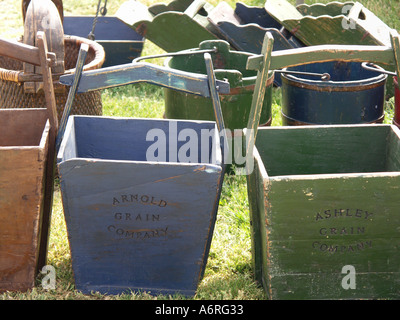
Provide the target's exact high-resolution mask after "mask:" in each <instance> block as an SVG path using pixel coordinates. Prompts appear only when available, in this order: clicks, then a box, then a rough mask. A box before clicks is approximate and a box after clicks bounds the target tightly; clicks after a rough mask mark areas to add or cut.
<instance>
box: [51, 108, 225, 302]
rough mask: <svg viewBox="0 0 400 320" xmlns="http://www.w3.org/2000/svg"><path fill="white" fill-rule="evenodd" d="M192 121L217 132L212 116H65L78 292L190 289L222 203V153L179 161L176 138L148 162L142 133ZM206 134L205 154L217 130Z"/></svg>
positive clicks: (65, 175)
mask: <svg viewBox="0 0 400 320" xmlns="http://www.w3.org/2000/svg"><path fill="white" fill-rule="evenodd" d="M171 123H172V126H175V125H176V128H175V129H172V130H173V131H168V130H171V128H172V127H170V126H171ZM188 128H191V129H194V130H195V131H197V132H199V134H200V132H201V131H200V130H201V129H207V130H209V129H212V128H214V130H216V131H215V132H216V133H217V132H218V131H217V127H216V125H215V123H212V122H194V121H193V122H183V121H176V122H174V121H172V122H171V121H167V120H151V119H141V120H140V119H118V118H105V117H97V118H96V117H78V116H71V117H70V119H69V122H68V125H67V130H66V133H65V139H64V140H63V143H62V145H61V149H60V152H59V161H58V162H59V164H58V166H59V171H60V175H61V190H62V196H63V205H64V212H65V217H66V223H67V230H68V237H69V243H70V246H71V256H72V267H73V270H74V276H75V285H76V288H77V289H78V290H80V291H82V292H84V293H89V292H90V291H91V290H94V291H100V292H103V293H109V294H115V293H122V292H127V290H133V291H135V292H136V291H138V290H146V291H150V293H151V294H157V293H164V294H174V293H176V292H180V293H182V294H184V295H193V294H194V293H195V291H196V288H197V285H198V282H199V280H200V279H201V277H202V275H203V273H204V268H205V265H206V262H207V257H208V252H209V247H210V245H211V237H212V231H213V228H214V223H215V219H216V214H217V209H218V200H219V196H220V192H221V184H222V180H223V173H222V172H223V169H222V166H221V162H220V160H221V155H220V156H219V157H217V159H219V160H217V161H211V162H210V161H209V162H206V163H201V162H197V161H195V162H194V163H189V162H185V161H183V162H182V161H179V158H178V154H177V153H176V152H178V150H180V148H181V147H182V146H183V145H184V144H185V143H179V145H177V147H176V149H175V151H173V148H172V145H171V144H169V147H168V148H167V149H166V150H168V151H169V152H171V151H172V153H171V154H169V156H168V159H167V161H159V162H155V161H147V157H146V151H147V150H148V148H149V146H151V145H152V144H153V143H154V142H153V141H147V142H146V139H145V136H146V133H147V132H148V130H150V129H160V130H162V131H163V132H166V134H167V136H168V135H170V134H172V135H175V134H178V133H179V132H182V130H184V129H188ZM104 133H107V134H106V135H104ZM132 137H133V138H134V139H133V140H132ZM100 141H101V142H100ZM212 141H214V143H216V144H214V147H212V148H210V149H209V150H208V152H207V154H208V156H210V153H211V152H220V151H218V150H217V149H215V148H218V145H219V143H218V141H219V136H218V134H216V135H214V136H213V137H212ZM169 143H173V142H172V141H170V142H169ZM174 152H175V153H174ZM209 152H210V153H209ZM176 159H178V161H177V160H176Z"/></svg>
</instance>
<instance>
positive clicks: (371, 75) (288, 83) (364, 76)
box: [281, 61, 387, 125]
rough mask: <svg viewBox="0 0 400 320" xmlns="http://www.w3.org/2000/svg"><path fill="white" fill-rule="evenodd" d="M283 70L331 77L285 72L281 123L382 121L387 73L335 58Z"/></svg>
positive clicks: (283, 76) (283, 75)
mask: <svg viewBox="0 0 400 320" xmlns="http://www.w3.org/2000/svg"><path fill="white" fill-rule="evenodd" d="M284 70H288V71H300V72H310V73H320V74H321V73H322V74H323V73H327V74H329V75H330V79H329V81H325V80H321V79H319V78H318V77H315V76H309V75H296V74H290V73H289V74H282V76H281V78H282V110H281V115H282V125H309V124H356V123H378V122H379V123H380V122H382V121H383V118H384V103H385V85H386V79H387V75H385V74H379V73H377V72H374V71H370V70H366V69H364V68H363V67H362V65H361V63H359V62H335V61H333V62H324V63H315V64H307V65H304V66H300V67H295V68H289V69H286V68H285V69H284ZM381 70H383V69H381Z"/></svg>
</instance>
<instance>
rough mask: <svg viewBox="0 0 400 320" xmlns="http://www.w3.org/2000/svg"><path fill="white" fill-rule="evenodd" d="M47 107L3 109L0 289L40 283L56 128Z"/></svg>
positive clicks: (0, 128) (0, 134)
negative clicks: (47, 176) (46, 185)
mask: <svg viewBox="0 0 400 320" xmlns="http://www.w3.org/2000/svg"><path fill="white" fill-rule="evenodd" d="M47 119H48V113H47V111H46V109H1V110H0V225H1V231H0V291H6V290H7V291H12V290H18V291H25V290H28V289H30V288H32V287H33V286H34V284H35V278H36V271H37V264H38V257H39V243H40V236H41V231H42V230H41V227H42V226H41V224H42V214H43V199H44V179H45V173H46V159H47V153H48V143H49V129H50V124H49V121H48V120H47Z"/></svg>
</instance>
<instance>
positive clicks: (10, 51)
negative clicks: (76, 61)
mask: <svg viewBox="0 0 400 320" xmlns="http://www.w3.org/2000/svg"><path fill="white" fill-rule="evenodd" d="M0 55H2V56H5V57H9V58H13V59H17V60H21V61H26V62H28V63H31V64H34V65H36V66H39V65H40V58H39V49H38V48H36V47H33V46H30V45H26V44H23V43H20V42H17V41H10V40H6V39H0ZM53 57H55V55H53Z"/></svg>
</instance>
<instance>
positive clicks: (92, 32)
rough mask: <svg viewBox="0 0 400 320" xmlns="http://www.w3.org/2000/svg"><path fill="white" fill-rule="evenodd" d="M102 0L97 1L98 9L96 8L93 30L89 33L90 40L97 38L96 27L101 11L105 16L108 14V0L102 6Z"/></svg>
mask: <svg viewBox="0 0 400 320" xmlns="http://www.w3.org/2000/svg"><path fill="white" fill-rule="evenodd" d="M100 4H101V0H99V2H98V3H97V10H96V16H95V17H94V19H93V24H92V31H90V33H89V34H88V39H90V40H93V41H94V40H95V35H94V29H95V28H96V24H97V20H98V18H99V13H101V15H102V16H105V15H106V14H107V0H105V1H104V7H101V8H100Z"/></svg>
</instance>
